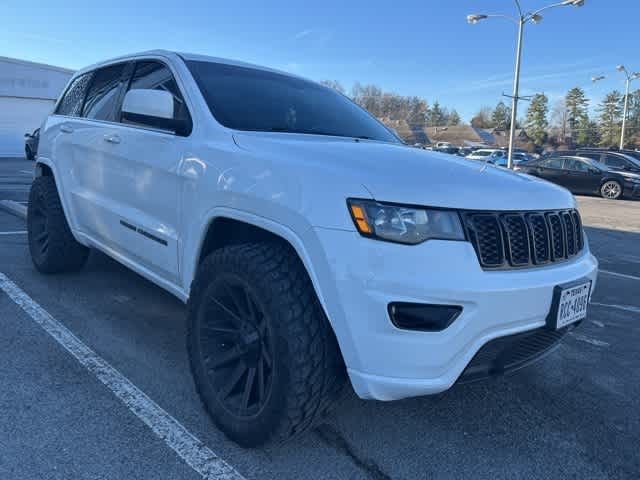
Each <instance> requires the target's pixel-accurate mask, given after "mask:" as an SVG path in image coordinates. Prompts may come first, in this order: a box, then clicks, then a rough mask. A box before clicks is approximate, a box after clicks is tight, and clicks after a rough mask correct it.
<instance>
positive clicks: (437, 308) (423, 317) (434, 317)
mask: <svg viewBox="0 0 640 480" xmlns="http://www.w3.org/2000/svg"><path fill="white" fill-rule="evenodd" d="M388 310H389V317H390V318H391V322H392V323H393V324H394V325H395V326H396V327H397V328H400V329H402V330H416V331H420V332H441V331H442V330H444V329H446V328H447V327H449V326H450V325H451V324H452V323H453V322H454V321H455V319H456V318H458V316H459V315H460V313H462V307H460V306H458V305H430V304H424V303H405V302H393V303H390V304H389V307H388Z"/></svg>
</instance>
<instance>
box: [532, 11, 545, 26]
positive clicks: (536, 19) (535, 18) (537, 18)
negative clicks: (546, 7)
mask: <svg viewBox="0 0 640 480" xmlns="http://www.w3.org/2000/svg"><path fill="white" fill-rule="evenodd" d="M531 21H532V22H533V23H535V24H536V25H537V24H538V23H540V22H541V21H542V15H540V14H539V13H535V14H533V15H531Z"/></svg>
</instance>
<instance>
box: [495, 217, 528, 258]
mask: <svg viewBox="0 0 640 480" xmlns="http://www.w3.org/2000/svg"><path fill="white" fill-rule="evenodd" d="M502 226H503V228H504V230H505V233H506V238H507V242H506V243H507V250H508V255H509V262H510V263H511V265H513V266H514V267H521V266H524V265H529V263H530V261H531V260H530V256H529V235H528V233H527V224H526V223H525V222H524V217H523V216H522V215H504V216H503V217H502Z"/></svg>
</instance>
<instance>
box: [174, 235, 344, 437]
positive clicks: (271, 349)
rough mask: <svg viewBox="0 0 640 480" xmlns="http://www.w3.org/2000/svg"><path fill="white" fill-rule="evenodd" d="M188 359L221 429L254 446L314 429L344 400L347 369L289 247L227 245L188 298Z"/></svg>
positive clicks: (206, 266)
mask: <svg viewBox="0 0 640 480" xmlns="http://www.w3.org/2000/svg"><path fill="white" fill-rule="evenodd" d="M188 315H189V318H188V340H187V346H188V351H189V360H190V364H191V371H192V373H193V377H194V381H195V384H196V388H197V390H198V393H199V394H200V397H201V399H202V401H203V403H204V406H205V408H206V409H207V411H208V412H209V414H210V416H211V417H212V419H213V420H214V422H215V423H216V424H217V425H218V427H219V428H220V429H221V430H222V431H223V432H224V433H225V434H226V435H227V436H228V437H229V438H230V439H231V440H233V441H235V442H236V443H238V444H240V445H242V446H245V447H255V446H259V445H262V444H264V443H266V442H267V441H275V442H281V441H283V440H286V439H288V438H289V437H291V436H293V435H295V434H297V433H300V432H302V431H304V430H306V429H307V428H309V427H311V426H312V425H313V424H314V422H315V421H316V420H317V419H318V418H320V417H321V415H322V414H323V413H324V412H325V411H326V410H327V409H328V407H329V405H330V404H331V403H332V402H333V400H334V399H336V398H337V396H338V393H339V392H340V390H341V386H342V384H343V380H344V366H343V364H342V357H341V356H340V352H339V350H338V346H337V342H336V339H335V337H334V335H333V331H332V329H331V327H330V325H329V322H328V320H327V318H326V317H325V315H324V312H323V310H322V308H321V306H320V304H319V302H318V299H317V298H316V295H315V291H314V289H313V286H312V285H311V282H310V280H309V278H308V276H307V273H306V271H305V269H304V267H303V266H302V264H301V262H300V260H299V259H298V257H297V256H296V254H295V253H294V252H293V251H292V250H291V248H289V247H288V246H286V245H280V244H275V243H269V244H245V245H235V246H230V247H226V248H223V249H221V250H218V251H216V252H214V253H213V254H211V255H210V256H209V257H207V258H206V259H205V260H204V262H203V263H202V264H201V265H200V267H199V269H198V273H197V276H196V279H195V281H194V283H193V286H192V291H191V297H190V299H189V314H188Z"/></svg>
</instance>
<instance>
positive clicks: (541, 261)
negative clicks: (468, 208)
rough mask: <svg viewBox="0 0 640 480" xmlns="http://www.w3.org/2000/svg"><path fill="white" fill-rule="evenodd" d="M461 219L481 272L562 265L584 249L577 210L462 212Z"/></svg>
mask: <svg viewBox="0 0 640 480" xmlns="http://www.w3.org/2000/svg"><path fill="white" fill-rule="evenodd" d="M462 218H463V221H464V226H465V229H466V231H467V235H468V237H469V239H470V240H471V243H472V244H473V247H474V248H475V250H476V253H477V254H478V260H479V261H480V265H481V266H482V268H484V269H507V268H522V267H533V266H542V265H546V264H548V263H556V262H562V261H566V260H568V259H569V258H571V257H574V256H576V255H577V254H579V253H580V252H581V251H582V249H583V248H584V238H583V233H582V222H581V220H580V214H579V213H578V212H577V210H559V211H550V212H549V211H544V212H464V213H463V214H462Z"/></svg>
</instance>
